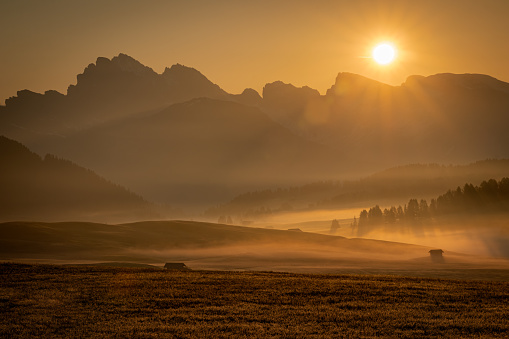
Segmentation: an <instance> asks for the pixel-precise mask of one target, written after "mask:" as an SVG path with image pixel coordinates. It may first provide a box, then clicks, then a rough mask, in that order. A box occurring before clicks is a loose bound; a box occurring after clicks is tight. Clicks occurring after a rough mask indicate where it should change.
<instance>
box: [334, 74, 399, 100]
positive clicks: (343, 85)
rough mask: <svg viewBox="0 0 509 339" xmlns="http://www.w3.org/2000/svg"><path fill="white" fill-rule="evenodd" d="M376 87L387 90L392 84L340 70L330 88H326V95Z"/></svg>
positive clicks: (340, 94) (336, 94) (339, 94)
mask: <svg viewBox="0 0 509 339" xmlns="http://www.w3.org/2000/svg"><path fill="white" fill-rule="evenodd" d="M367 88H370V89H374V88H375V89H377V90H388V89H391V88H393V86H391V85H388V84H385V83H383V82H380V81H377V80H373V79H370V78H367V77H365V76H362V75H359V74H355V73H349V72H340V73H338V76H337V77H336V82H335V83H334V85H332V87H331V88H329V89H328V90H327V93H326V95H328V96H330V95H335V96H342V95H345V94H347V93H351V92H355V91H359V90H363V89H367Z"/></svg>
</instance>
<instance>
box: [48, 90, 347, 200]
mask: <svg viewBox="0 0 509 339" xmlns="http://www.w3.org/2000/svg"><path fill="white" fill-rule="evenodd" d="M55 151H56V152H57V154H59V155H61V156H65V157H66V158H69V159H72V160H73V161H76V162H78V163H80V164H85V165H86V166H87V167H89V168H92V169H93V170H95V171H97V172H98V173H102V174H103V175H105V176H106V177H108V178H115V180H116V181H117V182H119V183H121V184H122V185H126V186H128V187H130V188H132V189H134V190H135V191H137V192H140V193H141V194H143V195H144V196H145V197H148V198H150V199H152V200H157V201H166V202H172V203H186V202H191V201H193V202H200V203H204V204H205V203H207V204H210V203H213V202H214V201H217V199H219V198H220V199H227V198H229V197H231V196H232V194H237V193H240V192H242V191H244V190H246V189H252V188H257V187H263V186H265V185H279V184H282V185H285V184H294V183H297V182H302V180H304V181H307V180H316V179H318V178H321V177H322V176H323V175H332V173H336V172H337V171H338V170H339V166H340V164H341V161H339V159H335V158H331V151H330V149H328V148H327V147H324V146H322V145H318V144H315V143H313V142H310V141H307V140H306V139H303V138H300V137H298V136H296V135H295V134H293V133H292V132H290V131H289V130H287V129H285V128H284V127H282V126H280V125H279V124H277V123H275V122H274V121H273V120H271V119H270V118H269V117H267V115H266V114H264V113H263V112H261V111H260V110H259V109H257V108H255V107H250V106H246V105H243V104H240V103H236V102H232V101H224V100H215V99H210V98H198V99H193V100H191V101H188V102H185V103H179V104H174V105H172V106H170V107H168V108H166V109H163V110H161V111H159V112H157V113H154V114H151V115H144V116H141V117H134V118H132V119H124V120H122V121H118V122H115V123H110V124H106V125H103V126H99V127H97V128H93V129H89V130H87V131H84V132H82V133H79V134H76V135H74V136H71V137H68V138H67V139H66V142H65V143H62V144H61V145H60V148H58V149H56V150H55Z"/></svg>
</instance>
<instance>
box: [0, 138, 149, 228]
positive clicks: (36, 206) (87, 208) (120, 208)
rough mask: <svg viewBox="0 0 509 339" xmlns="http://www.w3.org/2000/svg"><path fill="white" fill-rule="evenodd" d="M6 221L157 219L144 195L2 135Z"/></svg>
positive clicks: (0, 206) (1, 201)
mask: <svg viewBox="0 0 509 339" xmlns="http://www.w3.org/2000/svg"><path fill="white" fill-rule="evenodd" d="M0 187H2V192H1V194H0V220H1V221H8V220H49V221H56V220H104V221H114V220H116V221H122V220H133V219H134V220H138V219H140V218H142V219H147V218H148V219H150V218H155V217H156V213H155V211H154V207H153V206H152V205H151V204H149V203H148V202H146V201H145V200H144V199H143V198H141V197H140V196H138V195H136V194H134V193H133V192H130V191H128V190H127V189H125V188H123V187H121V186H118V185H115V184H113V183H111V182H108V181H107V180H105V179H103V178H101V177H99V176H98V175H97V174H95V173H94V172H92V171H90V170H87V169H85V168H83V167H80V166H78V165H76V164H74V163H72V162H70V161H68V160H64V159H59V158H57V157H55V156H52V155H46V156H45V157H44V158H41V157H39V156H38V155H37V154H35V153H33V152H31V151H30V150H29V149H28V148H26V147H25V146H23V145H22V144H20V143H18V142H16V141H14V140H10V139H8V138H6V137H4V136H0Z"/></svg>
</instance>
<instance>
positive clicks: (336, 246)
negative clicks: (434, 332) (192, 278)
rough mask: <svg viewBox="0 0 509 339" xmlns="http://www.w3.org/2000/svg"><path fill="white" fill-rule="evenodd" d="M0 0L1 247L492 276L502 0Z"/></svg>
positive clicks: (500, 167) (503, 199) (8, 251)
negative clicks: (442, 261)
mask: <svg viewBox="0 0 509 339" xmlns="http://www.w3.org/2000/svg"><path fill="white" fill-rule="evenodd" d="M99 8H100V10H99ZM0 11H1V12H2V13H4V14H5V15H4V16H5V17H6V18H5V20H2V22H1V23H0V39H1V41H2V44H3V46H4V48H3V50H4V51H7V52H6V53H1V55H0V72H1V74H2V83H1V84H0V100H1V101H0V187H1V191H0V222H1V224H0V239H1V241H2V242H3V246H2V251H3V252H1V255H2V257H1V258H0V259H4V260H17V259H20V260H21V259H22V260H44V261H51V260H61V261H68V262H73V261H86V262H90V261H93V260H100V261H109V260H116V259H115V258H117V259H118V260H121V261H134V262H137V263H157V264H161V263H163V262H164V261H166V260H169V259H171V258H178V259H181V260H194V263H195V264H196V267H201V268H215V269H219V268H224V269H245V270H249V269H267V270H271V269H280V270H289V271H299V270H302V271H308V272H309V271H313V270H314V269H316V270H317V271H320V270H321V272H325V271H326V272H332V271H334V270H338V269H340V268H341V269H343V270H344V269H347V268H348V269H353V268H355V267H357V269H361V267H364V268H367V267H370V269H372V268H373V266H376V265H379V267H385V268H386V269H387V270H389V269H393V268H394V267H395V266H394V265H396V266H397V265H403V264H404V265H403V266H405V265H406V266H405V267H408V268H409V270H414V269H415V268H416V267H418V266H419V265H421V264H422V265H428V266H426V267H428V268H430V269H431V270H433V269H436V268H437V267H438V268H439V267H440V266H436V265H435V264H436V263H434V262H430V259H429V254H428V251H429V250H430V249H433V248H443V249H444V250H445V253H446V254H445V256H446V259H447V260H449V261H447V260H446V262H447V264H451V265H452V266H447V267H448V269H451V270H452V269H454V270H455V269H460V268H464V269H474V268H475V269H477V268H479V267H483V265H485V267H491V268H493V269H495V268H496V269H502V270H505V269H507V267H508V266H507V258H509V252H508V251H507V248H508V245H509V231H508V230H509V228H508V227H509V212H508V211H509V188H508V187H509V186H508V182H509V181H508V180H509V179H507V178H509V147H508V145H509V134H508V133H507V131H508V130H509V83H508V81H509V68H508V67H507V60H509V50H508V49H507V41H509V23H508V21H507V20H506V16H507V15H506V14H507V13H508V12H509V4H508V2H506V1H502V0H500V1H497V0H488V1H486V2H483V3H482V4H481V3H480V2H478V1H473V0H472V1H470V0H465V1H447V2H445V3H444V2H443V1H434V0H432V1H426V2H425V3H418V2H408V1H399V0H398V1H391V2H390V3H388V2H386V1H356V2H355V3H352V2H351V1H325V0H323V1H322V0H320V1H317V2H314V3H313V4H311V3H310V2H309V3H308V2H301V1H293V2H289V1H281V2H279V1H278V2H269V1H259V2H256V3H255V2H253V3H241V2H239V3H231V2H228V1H215V2H214V4H211V3H209V2H205V1H201V0H200V1H193V2H182V1H169V2H168V1H157V0H149V1H146V2H144V3H143V4H142V3H140V2H136V1H130V0H126V1H110V2H107V3H103V2H98V1H95V0H94V1H87V2H85V1H73V2H72V3H71V2H69V3H65V4H63V3H61V2H56V1H48V2H45V4H42V3H41V2H37V1H25V2H8V3H7V2H3V3H2V4H0ZM84 20H86V21H84ZM84 27H87V29H85V28H84ZM467 37H468V39H467ZM47 38H48V39H47ZM44 41H46V42H44ZM4 102H5V104H4ZM175 219H180V220H186V221H178V222H177V221H168V220H175ZM55 222H61V223H55ZM129 222H131V223H132V224H126V223H129ZM227 224H228V225H227ZM234 225H235V226H234ZM288 229H293V230H294V231H288ZM302 231H304V232H302ZM44 239H45V240H47V243H45V242H44V241H42V240H44ZM27 244H28V245H27ZM49 244H51V246H49ZM352 244H355V245H352ZM52 246H53V247H52ZM278 247H280V248H278ZM475 256H482V258H476V257H475ZM486 257H492V258H486ZM493 257H496V259H494V258H493ZM274 258H276V259H274ZM294 259H295V261H294ZM271 260H273V262H271ZM372 260H374V261H375V262H376V264H372V263H370V261H372ZM233 262H235V264H233ZM356 265H357V266H356ZM429 265H431V266H429ZM432 265H435V266H432ZM490 265H491V266H490ZM443 267H446V266H443ZM334 272H335V271H334ZM370 272H372V271H370ZM414 273H415V272H414ZM449 273H450V272H449ZM449 273H448V274H449ZM412 274H413V273H412ZM451 274H452V273H451ZM449 277H452V275H449Z"/></svg>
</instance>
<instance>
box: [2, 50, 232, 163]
mask: <svg viewBox="0 0 509 339" xmlns="http://www.w3.org/2000/svg"><path fill="white" fill-rule="evenodd" d="M17 94H18V95H17V96H15V97H11V98H9V99H7V100H6V101H5V106H0V133H1V134H3V135H6V136H7V137H10V138H13V139H15V140H19V141H21V142H23V143H25V144H27V145H28V146H29V147H31V148H32V149H34V150H35V151H36V152H39V153H45V152H47V151H48V148H47V144H48V142H57V143H58V142H61V141H62V139H63V138H65V137H67V136H68V135H72V134H74V133H76V132H79V131H81V130H83V129H86V128H90V127H93V126H97V125H100V124H102V123H106V122H109V121H114V120H118V119H123V118H126V117H129V116H131V115H133V114H136V113H141V112H145V111H150V110H154V109H160V108H163V107H166V106H168V105H170V104H173V103H176V102H183V101H187V100H190V99H192V98H198V97H211V98H222V99H224V98H227V97H228V96H229V95H228V94H227V93H226V92H224V91H223V90H222V89H221V88H219V86H217V85H215V84H213V83H212V82H210V81H209V80H208V79H207V78H206V77H205V76H203V75H202V74H201V73H200V72H198V71H197V70H195V69H194V68H190V67H186V66H183V65H178V64H177V65H174V66H172V67H171V68H166V70H165V71H164V72H163V74H157V73H156V72H154V71H153V70H152V69H151V68H149V67H146V66H144V65H142V64H141V63H140V62H138V61H136V60H135V59H133V58H131V57H130V56H128V55H125V54H119V55H118V56H116V57H114V58H112V59H111V60H110V59H107V58H104V57H99V58H97V61H96V63H95V64H94V63H92V64H90V65H88V66H87V67H86V68H85V70H84V71H83V73H82V74H79V75H78V76H77V83H76V85H70V86H69V88H68V90H67V94H65V95H64V94H61V93H59V92H57V91H47V92H45V93H44V94H39V93H34V92H31V91H29V90H22V91H18V93H17Z"/></svg>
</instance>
